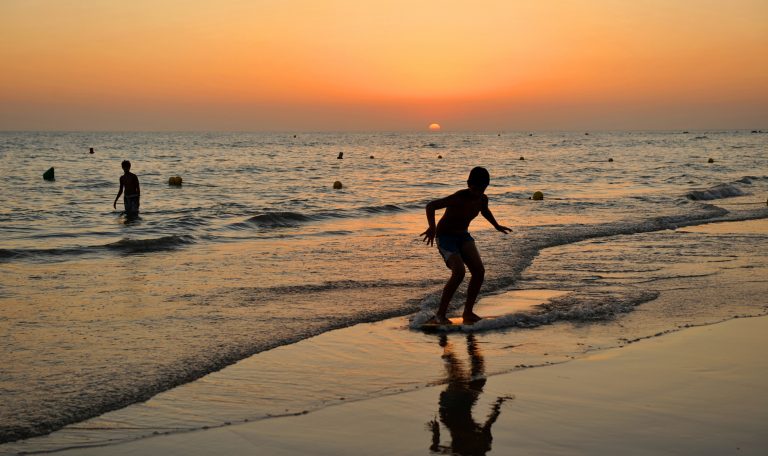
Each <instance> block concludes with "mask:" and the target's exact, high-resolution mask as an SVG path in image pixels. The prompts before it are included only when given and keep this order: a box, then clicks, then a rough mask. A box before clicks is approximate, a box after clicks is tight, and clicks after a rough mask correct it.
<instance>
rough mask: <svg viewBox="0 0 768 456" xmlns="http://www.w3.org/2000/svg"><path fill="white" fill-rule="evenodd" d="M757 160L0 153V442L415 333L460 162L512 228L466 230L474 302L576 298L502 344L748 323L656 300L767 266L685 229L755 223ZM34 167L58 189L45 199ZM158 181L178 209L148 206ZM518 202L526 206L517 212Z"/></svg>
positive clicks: (607, 144)
mask: <svg viewBox="0 0 768 456" xmlns="http://www.w3.org/2000/svg"><path fill="white" fill-rule="evenodd" d="M766 145H768V136H767V135H751V134H749V133H748V132H696V133H694V134H688V135H686V134H681V133H639V132H629V133H592V134H591V135H589V136H585V135H583V134H575V133H547V134H544V133H541V134H539V133H536V134H534V135H533V136H528V134H527V133H526V134H502V135H501V136H498V135H495V134H493V135H487V134H486V135H483V134H443V133H440V134H412V135H402V134H370V135H366V134H311V135H310V134H300V135H297V137H296V138H294V137H293V135H288V134H283V135H280V134H274V135H267V134H214V133H210V134H192V133H182V134H166V133H153V134H139V133H124V134H106V133H94V134H86V133H1V134H0V169H2V171H3V174H4V175H5V176H7V177H8V179H5V180H3V181H2V182H1V183H0V192H2V194H4V195H10V196H9V197H8V199H6V201H5V204H4V206H3V207H2V208H1V209H0V236H2V238H1V239H2V245H1V246H0V262H1V263H0V264H2V269H0V327H2V332H0V350H2V355H3V359H4V360H6V361H5V362H4V367H3V369H2V375H1V376H0V391H2V397H3V401H4V406H3V408H2V411H0V441H3V440H5V441H8V440H13V439H16V438H20V437H27V436H30V435H35V434H44V433H47V432H50V431H51V430H53V429H56V428H59V427H61V426H63V425H66V424H68V423H73V422H78V421H81V420H84V419H86V418H89V417H92V416H96V415H99V414H100V413H103V412H105V411H107V410H113V409H116V408H119V407H123V406H126V405H129V404H133V403H137V402H140V401H142V400H145V399H147V398H149V397H151V396H153V395H155V394H157V393H158V392H160V391H163V390H167V389H168V388H171V387H173V386H175V385H179V384H184V383H187V382H189V381H191V380H193V379H195V378H199V377H200V376H202V375H205V374H206V373H208V372H211V371H215V370H217V369H220V368H221V367H223V366H226V365H228V364H231V363H233V362H235V361H237V360H240V359H243V358H246V357H248V356H250V355H252V354H254V353H259V352H265V351H267V350H270V349H273V348H275V347H278V346H284V345H286V344H289V343H292V342H296V341H299V340H303V339H306V338H308V337H311V336H314V335H317V334H322V333H324V332H327V331H329V330H331V329H334V328H340V327H346V326H350V325H354V324H355V323H359V322H364V321H379V320H384V319H387V318H390V317H394V316H407V315H411V318H412V319H413V321H414V322H418V321H419V319H420V318H422V317H423V315H428V314H429V312H431V309H432V308H433V307H434V305H435V302H436V294H437V292H439V289H440V287H441V286H442V283H443V281H444V280H445V276H446V270H445V268H444V266H443V265H442V263H441V261H440V259H439V256H437V255H436V253H435V252H434V251H433V250H431V249H428V248H427V247H424V246H423V244H422V243H421V239H420V238H419V236H418V234H419V233H420V232H421V231H423V229H424V227H425V221H424V217H423V205H424V204H425V203H426V202H427V201H429V200H431V199H434V198H437V197H441V196H445V195H447V194H449V193H451V192H453V191H455V190H458V189H460V188H462V186H463V185H464V181H465V179H466V174H467V173H468V171H469V169H471V167H473V166H476V165H484V166H486V167H488V168H489V170H490V172H491V176H492V182H491V187H490V188H489V189H488V192H487V193H488V194H489V197H490V199H491V208H492V210H493V211H494V213H495V215H496V218H497V219H498V220H499V221H500V222H501V223H502V224H505V225H508V226H511V227H513V229H514V231H513V233H512V234H510V235H507V236H503V235H501V234H499V233H495V232H493V231H491V230H489V229H488V228H489V226H488V224H487V223H486V222H485V221H483V220H477V221H475V222H474V224H473V226H472V228H473V235H474V236H475V237H476V239H477V241H478V245H479V248H480V251H481V253H482V255H483V258H484V260H485V262H486V268H487V270H488V274H487V275H488V277H487V282H486V285H485V286H484V288H483V292H484V293H489V292H494V291H495V292H499V291H503V290H505V289H508V288H511V287H518V288H520V287H522V288H549V289H562V290H568V291H569V292H572V293H570V294H569V295H568V296H567V297H566V298H564V299H559V300H558V299H555V300H554V301H552V302H551V304H550V305H549V307H548V308H542V309H538V310H536V311H535V312H530V313H528V314H526V315H523V316H517V317H515V318H510V319H508V320H507V321H505V322H504V323H503V325H504V326H503V327H504V328H508V330H512V329H514V330H515V331H530V332H531V333H534V332H535V331H536V330H535V328H536V327H541V326H538V325H541V324H549V323H556V322H571V323H568V324H572V323H574V322H575V323H578V324H579V325H583V326H584V327H586V328H590V331H589V334H590V335H589V336H586V337H588V338H589V337H593V339H594V340H590V341H589V343H588V344H589V345H593V346H599V345H600V344H603V343H608V342H610V343H615V342H616V337H614V336H615V334H613V333H611V332H610V331H608V333H609V334H610V336H606V335H604V334H603V335H600V336H598V335H596V334H598V333H600V334H602V333H601V331H604V328H606V326H605V325H606V324H607V325H608V326H607V327H608V328H615V327H616V326H614V323H615V322H616V318H617V315H619V316H620V319H621V320H620V321H621V322H622V324H623V325H628V324H629V323H630V322H631V321H633V319H635V318H639V317H636V315H641V314H643V315H651V316H652V318H644V319H641V320H638V323H636V326H635V327H634V330H633V331H629V332H626V334H625V335H624V336H622V337H626V338H628V339H632V338H636V337H644V336H647V335H649V334H647V333H648V332H649V330H650V332H651V333H654V334H655V333H656V332H658V331H664V330H669V329H672V328H677V327H679V326H680V325H682V324H686V322H693V323H700V322H703V321H706V320H707V319H709V318H711V319H715V320H717V319H718V318H726V317H728V316H730V315H732V314H733V313H736V314H739V313H755V312H758V313H759V312H762V311H763V307H764V304H765V303H759V302H758V303H754V305H753V306H750V305H748V303H747V304H745V303H744V302H742V301H744V299H742V300H736V299H733V300H729V302H727V303H725V304H722V305H721V306H720V307H719V308H718V307H717V306H709V307H706V306H705V307H699V306H687V307H682V308H668V307H664V306H659V305H658V303H659V302H661V301H662V300H661V298H658V299H655V298H657V297H658V296H660V295H664V294H665V293H666V294H670V293H676V292H678V291H676V289H675V287H671V289H667V288H666V286H667V284H671V283H676V284H678V285H676V286H677V287H678V288H680V287H682V288H688V289H690V288H692V284H695V283H696V281H699V280H707V277H714V276H715V275H716V274H719V273H715V272H712V270H710V269H707V266H712V267H717V268H721V267H723V265H727V266H728V267H731V266H732V267H733V268H732V269H734V270H737V271H740V272H743V273H744V275H746V276H749V274H751V273H753V272H754V271H756V270H757V269H759V268H762V267H764V265H757V266H756V265H755V261H754V259H755V258H760V256H761V255H762V258H763V259H764V258H765V257H766V255H765V252H761V251H760V250H759V246H760V245H765V242H761V241H764V237H765V234H766V233H765V232H764V231H762V228H759V229H757V233H732V232H727V233H722V234H711V233H696V232H695V230H694V228H693V227H694V226H706V225H701V224H702V223H705V222H709V221H721V220H731V219H732V220H740V219H752V218H765V217H766V215H768V212H767V211H766V209H764V207H765V196H766V194H768V176H766V172H765V170H766V169H768V166H767V165H768V157H767V156H766V155H767V154H765V149H766ZM88 147H95V149H96V153H95V154H93V155H91V154H88V153H87V150H88ZM338 152H344V157H345V158H344V159H343V160H338V159H336V156H337V155H338ZM371 155H373V156H374V158H373V159H371V158H369V157H370V156H371ZM438 155H441V156H442V157H443V158H442V159H438V158H437V156H438ZM520 156H524V157H525V160H519V158H520ZM710 157H712V158H714V160H715V162H714V163H712V164H709V163H707V159H708V158H710ZM124 158H128V159H130V160H132V162H133V163H134V166H133V171H134V172H136V173H137V174H138V176H139V178H140V180H141V183H142V214H141V218H140V219H139V220H135V221H127V220H126V219H125V218H124V217H123V216H121V215H120V214H119V212H116V211H113V210H112V207H111V204H112V200H113V199H114V196H115V194H116V192H117V184H116V182H117V178H118V176H119V174H120V167H119V165H120V161H121V160H122V159H124ZM608 158H613V160H614V161H613V162H609V161H608ZM51 165H53V166H56V175H57V180H56V181H55V182H44V181H43V180H42V177H41V173H42V172H43V171H45V169H47V167H48V166H51ZM176 174H178V175H181V176H183V178H184V185H183V186H182V187H181V188H174V187H169V186H168V185H167V179H168V177H169V176H171V175H176ZM335 180H340V181H342V182H343V183H344V188H343V189H342V190H340V191H339V190H333V189H332V184H333V181H335ZM535 190H541V191H543V192H544V193H545V200H544V201H542V202H534V201H531V200H528V199H527V198H528V196H529V195H530V194H532V193H533V191H535ZM119 207H120V205H118V208H119ZM678 227H684V228H681V229H679V230H678V231H670V229H674V228H678ZM713 236H714V237H713ZM750 236H751V237H750ZM750 246H752V247H750ZM756 246H757V247H756ZM549 252H555V253H553V254H552V255H554V257H552V258H550V257H549V256H548V255H550V253H549ZM564 268H565V269H564ZM756 268H757V269H756ZM719 270H720V269H718V271H719ZM730 272H733V271H729V273H730ZM680 284H682V285H680ZM693 288H695V287H693ZM724 292H727V290H724ZM737 292H738V290H734V291H733V293H735V294H737ZM458 299H460V297H458V298H457V304H460V301H458ZM654 299H655V300H654ZM745 299H746V298H745ZM761 306H763V307H761ZM640 310H642V312H640ZM606 341H608V342H606ZM572 348H573V347H572V346H571V345H564V346H563V347H562V348H561V349H560V351H561V352H562V353H563V356H567V355H566V353H570V352H571V349H572ZM337 355H338V354H337ZM337 355H336V356H337ZM278 372H279V370H278ZM289 375H290V374H289V373H285V376H289ZM390 381H391V382H394V383H389V384H388V385H389V386H384V387H383V388H384V389H385V390H388V389H389V388H391V385H393V384H397V380H392V379H385V380H384V383H387V382H390ZM282 386H283V387H285V382H284V384H283V385H282ZM339 388H343V385H342V386H340V387H339ZM333 393H334V394H335V393H336V391H334V392H333ZM359 394H360V395H361V396H363V397H364V396H365V395H370V394H375V391H370V390H369V388H367V387H366V388H363V391H362V392H360V393H359ZM292 406H293V405H292ZM295 406H296V407H298V408H300V407H303V406H306V405H301V404H296V405H295ZM257 415H258V414H257ZM235 418H236V417H235ZM241 418H243V417H241ZM217 419H218V418H217ZM221 419H224V418H221ZM230 419H234V418H232V417H230ZM192 421H193V422H194V420H192ZM187 425H190V426H192V424H191V423H187Z"/></svg>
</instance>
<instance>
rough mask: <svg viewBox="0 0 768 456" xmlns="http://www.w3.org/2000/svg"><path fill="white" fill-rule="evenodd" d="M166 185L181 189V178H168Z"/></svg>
mask: <svg viewBox="0 0 768 456" xmlns="http://www.w3.org/2000/svg"><path fill="white" fill-rule="evenodd" d="M168 185H173V186H176V187H181V176H173V177H169V178H168Z"/></svg>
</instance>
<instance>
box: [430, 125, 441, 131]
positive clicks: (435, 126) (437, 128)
mask: <svg viewBox="0 0 768 456" xmlns="http://www.w3.org/2000/svg"><path fill="white" fill-rule="evenodd" d="M429 131H440V124H439V123H431V124H429Z"/></svg>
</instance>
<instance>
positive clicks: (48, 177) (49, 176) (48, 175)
mask: <svg viewBox="0 0 768 456" xmlns="http://www.w3.org/2000/svg"><path fill="white" fill-rule="evenodd" d="M43 179H45V180H47V181H52V180H56V178H55V177H53V166H51V167H50V168H48V171H46V172H44V173H43Z"/></svg>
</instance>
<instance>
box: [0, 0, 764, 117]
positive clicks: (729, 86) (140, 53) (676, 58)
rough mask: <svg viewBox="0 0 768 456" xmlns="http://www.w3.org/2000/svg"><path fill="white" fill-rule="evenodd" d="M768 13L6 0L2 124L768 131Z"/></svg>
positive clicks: (745, 7) (656, 6)
mask: <svg viewBox="0 0 768 456" xmlns="http://www.w3.org/2000/svg"><path fill="white" fill-rule="evenodd" d="M767 55H768V1H766V0H761V1H755V0H752V1H749V0H731V1H709V0H697V1H696V2H687V1H675V0H647V1H644V0H637V1H631V2H630V1H625V0H594V1H566V0H561V1H546V0H542V1H536V2H534V1H515V0H498V1H484V0H475V1H471V2H470V1H461V2H459V1H455V2H452V1H445V0H443V1H432V0H422V1H418V2H414V1H411V0H408V1H404V0H402V1H401V0H387V1H378V0H376V1H360V0H336V1H331V0H326V1H319V0H303V1H292V0H259V1H256V0H251V1H246V0H239V1H236V0H218V1H190V0H109V1H102V0H79V1H64V0H2V2H0V65H1V67H0V68H1V70H0V130H13V129H33V130H34V129H42V130H46V129H52V130H69V129H74V130H288V131H291V130H336V131H343V130H424V131H426V129H427V127H428V125H429V124H430V123H432V122H438V123H440V124H441V126H442V127H443V131H456V130H489V131H497V130H498V131H502V130H507V131H509V130H552V129H566V130H568V129H576V130H580V129H593V130H598V129H678V128H686V129H696V128H747V129H752V128H763V129H768V120H767V119H768V58H766V56H767Z"/></svg>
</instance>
